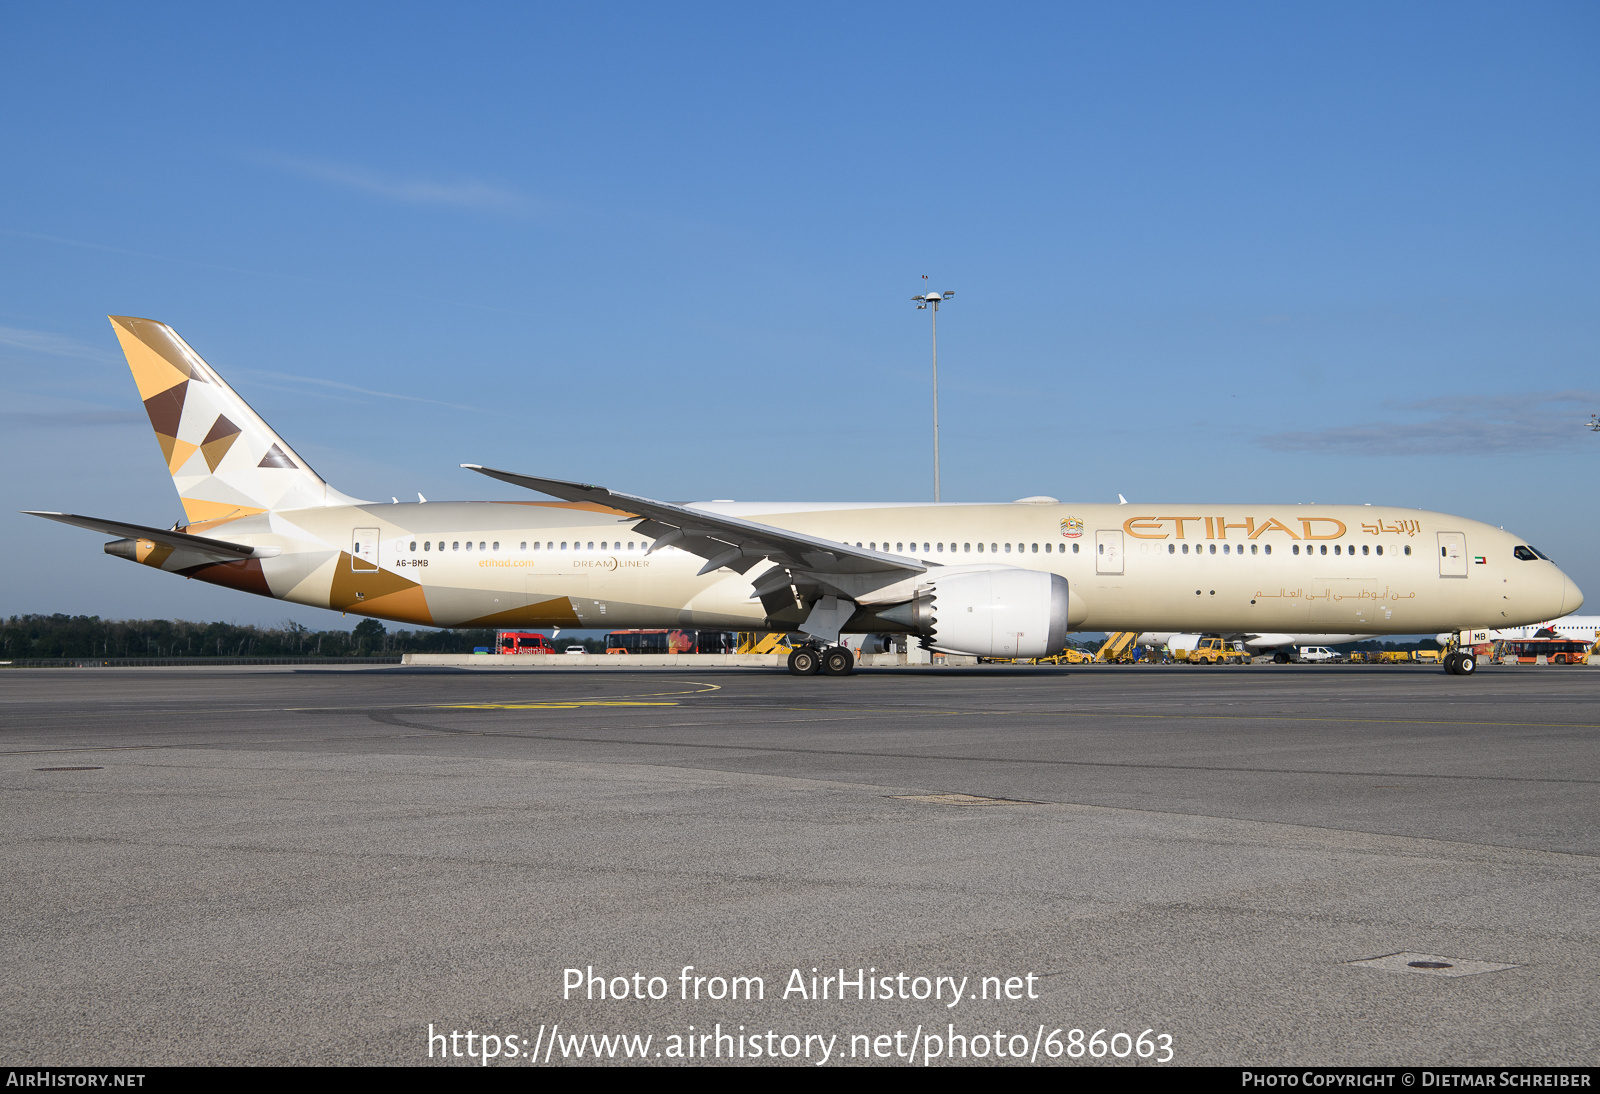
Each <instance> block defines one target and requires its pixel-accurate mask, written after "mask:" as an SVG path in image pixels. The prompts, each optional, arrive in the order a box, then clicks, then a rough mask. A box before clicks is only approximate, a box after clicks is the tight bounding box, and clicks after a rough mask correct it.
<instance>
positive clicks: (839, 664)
mask: <svg viewBox="0 0 1600 1094" xmlns="http://www.w3.org/2000/svg"><path fill="white" fill-rule="evenodd" d="M855 667H856V658H855V655H854V654H853V653H851V652H850V651H849V650H847V649H845V648H844V647H843V646H835V647H833V649H831V650H828V651H826V652H825V653H823V655H822V671H823V673H824V675H827V676H849V675H850V672H851V670H852V669H854V668H855Z"/></svg>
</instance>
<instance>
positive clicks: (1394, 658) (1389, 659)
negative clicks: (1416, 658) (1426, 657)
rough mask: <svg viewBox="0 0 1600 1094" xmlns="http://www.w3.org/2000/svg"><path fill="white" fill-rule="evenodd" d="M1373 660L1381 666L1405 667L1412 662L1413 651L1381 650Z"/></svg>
mask: <svg viewBox="0 0 1600 1094" xmlns="http://www.w3.org/2000/svg"><path fill="white" fill-rule="evenodd" d="M1372 659H1373V660H1374V661H1376V662H1377V663H1378V664H1380V665H1403V664H1405V663H1406V662H1407V661H1410V660H1411V651H1410V650H1379V651H1378V652H1377V653H1376V654H1374V655H1373V658H1372Z"/></svg>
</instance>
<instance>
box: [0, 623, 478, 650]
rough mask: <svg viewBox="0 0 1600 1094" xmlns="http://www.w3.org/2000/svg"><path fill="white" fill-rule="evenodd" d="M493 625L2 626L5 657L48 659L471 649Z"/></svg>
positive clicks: (0, 641) (0, 644)
mask: <svg viewBox="0 0 1600 1094" xmlns="http://www.w3.org/2000/svg"><path fill="white" fill-rule="evenodd" d="M493 644H494V631H492V630H443V631H410V630H397V631H390V630H388V629H387V628H385V627H384V625H383V624H382V623H380V622H379V621H378V620H376V619H363V620H362V621H361V622H360V623H357V624H356V626H355V629H354V630H349V631H314V630H311V629H310V628H309V627H303V626H301V625H300V624H299V623H296V622H294V621H293V620H289V619H286V620H284V621H283V623H281V624H280V625H278V626H276V627H255V626H241V625H240V624H237V623H196V622H191V621H189V620H186V619H101V618H100V617H99V616H97V615H59V614H58V615H14V616H11V617H10V618H9V619H6V620H5V621H4V622H3V623H0V658H3V659H4V660H24V659H33V658H51V657H103V658H119V657H384V656H394V655H397V654H401V653H471V652H472V651H473V649H474V648H475V647H477V646H492V645H493Z"/></svg>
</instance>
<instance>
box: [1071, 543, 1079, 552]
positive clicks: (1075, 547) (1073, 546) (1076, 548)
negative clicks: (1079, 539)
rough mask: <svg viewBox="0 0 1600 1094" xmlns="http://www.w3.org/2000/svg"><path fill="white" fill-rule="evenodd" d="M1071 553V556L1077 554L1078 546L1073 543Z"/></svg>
mask: <svg viewBox="0 0 1600 1094" xmlns="http://www.w3.org/2000/svg"><path fill="white" fill-rule="evenodd" d="M1072 553H1073V554H1077V553H1078V545H1077V544H1076V543H1074V544H1073V545H1072Z"/></svg>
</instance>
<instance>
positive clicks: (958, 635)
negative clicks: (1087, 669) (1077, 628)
mask: <svg viewBox="0 0 1600 1094" xmlns="http://www.w3.org/2000/svg"><path fill="white" fill-rule="evenodd" d="M1070 603H1071V600H1070V597H1069V596H1068V594H1067V579H1066V578H1064V577H1061V576H1060V575H1058V574H1049V573H1044V572H1043V571H1040V570H1012V569H996V570H985V571H977V572H967V573H959V574H949V575H947V576H944V577H935V578H934V579H933V580H932V581H930V582H928V583H927V584H925V585H924V586H923V587H922V588H920V589H918V590H917V596H916V599H915V600H912V601H910V602H908V603H903V604H896V605H894V606H893V607H889V608H879V609H876V610H875V611H874V613H873V614H874V615H875V616H876V618H878V619H880V620H883V621H885V622H889V623H898V624H900V625H901V626H904V627H905V628H906V629H907V630H909V631H911V632H913V633H914V634H919V635H921V636H922V637H923V639H925V644H926V645H927V646H928V647H929V648H930V649H934V650H938V651H939V652H941V653H969V654H976V655H977V656H979V657H1045V656H1048V655H1050V654H1052V653H1055V652H1056V651H1057V650H1060V649H1061V648H1062V647H1063V646H1065V645H1066V642H1067V634H1068V632H1069V631H1070V630H1071V622H1070V621H1069V620H1068V618H1067V616H1068V612H1069V610H1070Z"/></svg>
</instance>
